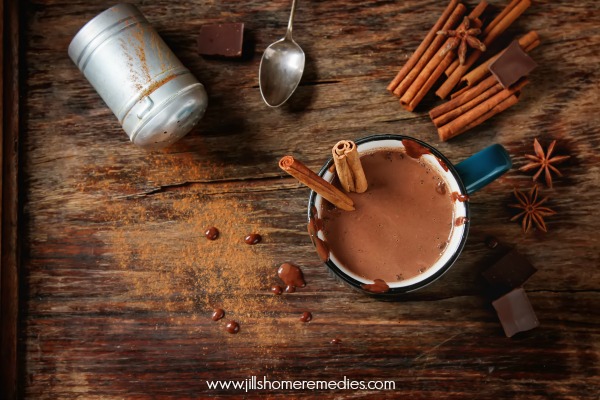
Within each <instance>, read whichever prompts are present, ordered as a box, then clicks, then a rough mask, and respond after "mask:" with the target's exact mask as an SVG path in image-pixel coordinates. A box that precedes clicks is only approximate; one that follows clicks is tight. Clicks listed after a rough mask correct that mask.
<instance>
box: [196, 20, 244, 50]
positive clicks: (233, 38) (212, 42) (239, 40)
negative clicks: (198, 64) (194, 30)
mask: <svg viewBox="0 0 600 400" xmlns="http://www.w3.org/2000/svg"><path fill="white" fill-rule="evenodd" d="M243 42H244V24H243V23H227V24H215V25H202V26H201V27H200V34H199V36H198V52H199V53H200V54H202V55H205V56H221V57H241V56H242V46H243Z"/></svg>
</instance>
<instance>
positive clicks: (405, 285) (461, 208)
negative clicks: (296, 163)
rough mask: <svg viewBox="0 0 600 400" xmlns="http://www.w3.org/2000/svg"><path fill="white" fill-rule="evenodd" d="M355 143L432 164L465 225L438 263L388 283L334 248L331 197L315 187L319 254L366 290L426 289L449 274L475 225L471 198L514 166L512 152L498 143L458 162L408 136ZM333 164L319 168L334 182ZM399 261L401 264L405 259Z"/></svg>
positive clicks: (311, 225) (311, 216) (313, 225)
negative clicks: (328, 217) (351, 264)
mask: <svg viewBox="0 0 600 400" xmlns="http://www.w3.org/2000/svg"><path fill="white" fill-rule="evenodd" d="M355 143H356V145H357V149H358V152H359V155H360V156H361V157H363V156H365V155H368V154H371V153H375V152H379V151H396V152H401V153H406V154H409V155H411V157H413V158H418V161H419V162H420V163H425V164H427V165H428V167H429V168H432V169H434V170H435V172H436V173H437V174H438V175H440V176H441V177H442V178H443V180H444V182H445V185H446V187H447V192H448V195H451V196H452V197H454V200H457V199H458V200H459V201H453V203H452V204H453V206H452V207H453V215H452V216H451V217H452V218H453V220H460V221H462V223H461V224H457V225H456V226H454V227H453V228H452V231H451V234H450V236H449V239H448V241H447V245H446V246H445V247H444V248H443V249H441V250H440V255H439V258H438V259H437V261H436V262H435V263H433V265H429V266H427V268H423V271H422V272H421V273H419V274H418V275H416V276H411V277H407V278H406V279H404V278H402V279H399V280H396V281H388V282H384V281H382V280H380V279H369V278H367V277H365V276H362V275H359V274H357V273H355V272H353V271H352V270H350V269H348V268H347V267H345V266H344V265H343V263H342V262H340V258H339V257H338V256H337V255H336V253H335V251H336V250H335V249H330V246H329V245H328V241H327V234H328V232H327V229H326V223H325V224H324V223H323V219H322V217H323V214H324V213H325V212H324V211H323V210H324V206H328V207H331V206H330V205H329V203H327V200H324V199H323V198H322V197H321V196H320V195H319V194H317V193H315V192H314V191H311V193H310V197H309V201H308V231H309V235H310V237H311V240H312V242H313V245H314V246H315V247H316V250H317V253H318V254H319V257H320V258H321V259H322V261H323V262H324V263H325V265H326V266H327V268H328V269H329V270H330V272H331V273H332V274H333V275H334V276H335V277H337V278H338V280H341V281H343V282H344V283H346V284H348V285H349V286H350V287H352V288H353V289H357V290H359V291H361V292H363V293H365V294H369V295H374V296H376V297H389V296H394V295H400V294H403V293H408V292H412V291H415V290H418V289H420V288H423V287H425V286H427V285H429V284H430V283H432V282H434V281H436V280H437V279H439V278H440V277H441V276H442V275H443V274H444V273H446V272H447V271H448V270H449V269H450V267H452V265H453V264H454V263H455V262H456V260H457V259H458V257H459V256H460V253H461V252H462V250H463V248H464V246H465V243H466V241H467V236H468V232H469V226H470V222H469V219H470V214H469V202H468V198H469V196H470V195H472V194H473V193H475V192H476V191H477V190H479V189H481V188H483V187H484V186H486V185H487V184H489V183H491V182H493V181H494V180H495V179H497V178H499V177H500V176H501V175H503V174H504V173H505V172H506V171H508V170H509V169H510V168H511V166H512V163H511V160H510V157H509V155H508V152H507V151H506V149H504V147H502V146H501V145H499V144H494V145H492V146H489V147H487V148H485V149H483V150H481V151H480V152H478V153H476V154H474V155H472V156H471V157H469V158H467V159H466V160H464V161H461V162H460V163H458V164H456V165H454V164H452V163H451V162H450V161H449V160H448V159H447V158H446V157H445V156H444V155H443V154H442V153H441V152H439V151H438V150H437V149H435V148H434V147H432V146H431V145H429V144H427V143H425V142H423V141H421V140H418V139H415V138H412V137H408V136H403V135H373V136H368V137H364V138H361V139H359V140H356V142H355ZM332 166H333V160H332V159H331V158H330V159H329V160H328V161H327V162H326V163H325V165H324V166H323V167H322V168H321V170H320V171H319V175H320V176H321V177H323V178H324V179H325V180H327V181H329V182H332V181H334V178H335V171H334V168H332ZM367 193H368V190H367ZM362 195H366V194H361V196H362ZM399 206H401V205H399ZM324 227H325V228H324ZM398 229H402V227H398ZM396 261H397V262H399V263H401V262H402V260H396ZM396 261H395V262H396Z"/></svg>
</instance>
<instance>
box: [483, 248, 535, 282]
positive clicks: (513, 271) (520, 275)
mask: <svg viewBox="0 0 600 400" xmlns="http://www.w3.org/2000/svg"><path fill="white" fill-rule="evenodd" d="M536 271H537V269H535V267H534V266H533V265H531V263H530V262H529V261H527V259H526V258H525V257H524V256H523V255H522V254H520V253H519V252H518V251H517V250H516V249H513V250H511V251H510V252H509V253H508V254H506V255H505V256H504V257H502V258H501V259H500V260H498V262H496V263H495V264H494V265H492V266H491V267H490V268H489V269H487V270H486V271H484V272H483V273H482V275H483V277H484V278H485V280H486V281H488V283H489V284H490V285H492V287H493V288H494V289H497V290H498V291H499V292H500V293H506V292H508V291H510V290H512V289H515V288H518V287H521V286H522V285H523V284H524V283H525V282H526V281H527V279H529V277H530V276H531V275H533V274H534V273H535V272H536Z"/></svg>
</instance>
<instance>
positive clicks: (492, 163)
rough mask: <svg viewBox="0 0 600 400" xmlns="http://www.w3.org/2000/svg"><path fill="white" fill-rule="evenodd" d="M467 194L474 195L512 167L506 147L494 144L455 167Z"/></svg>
mask: <svg viewBox="0 0 600 400" xmlns="http://www.w3.org/2000/svg"><path fill="white" fill-rule="evenodd" d="M454 167H455V168H456V172H458V175H459V176H460V177H461V179H462V181H463V183H464V185H465V188H466V189H467V194H471V193H474V192H476V191H478V190H479V189H481V188H483V187H484V186H486V185H487V184H489V183H492V182H493V181H494V180H496V179H497V178H499V177H500V176H502V174H504V173H505V172H506V171H508V170H509V169H510V168H511V167H512V162H511V161H510V156H509V155H508V152H507V151H506V149H505V148H504V147H502V146H501V145H499V144H493V145H491V146H490V147H486V148H485V149H483V150H481V151H480V152H478V153H475V154H473V155H472V156H471V157H469V158H467V159H466V160H464V161H461V162H460V163H458V164H456V165H455V166H454Z"/></svg>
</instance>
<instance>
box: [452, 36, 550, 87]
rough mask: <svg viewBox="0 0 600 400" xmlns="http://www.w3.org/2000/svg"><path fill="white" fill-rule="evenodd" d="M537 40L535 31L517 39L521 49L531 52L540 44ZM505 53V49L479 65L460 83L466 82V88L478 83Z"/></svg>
mask: <svg viewBox="0 0 600 400" xmlns="http://www.w3.org/2000/svg"><path fill="white" fill-rule="evenodd" d="M539 38H540V37H539V36H538V34H537V32H536V31H530V32H528V33H527V34H526V35H523V36H522V37H520V38H519V45H520V46H521V48H523V50H525V51H531V50H532V49H534V48H535V47H537V46H538V45H539V44H540V40H539ZM505 51H506V49H504V50H502V51H501V52H499V53H498V54H496V55H495V56H493V57H491V58H489V59H488V60H487V61H485V62H484V63H482V64H480V65H479V66H478V67H477V68H474V69H473V70H472V71H471V72H469V73H468V74H466V75H465V76H463V77H462V78H461V82H466V83H467V86H473V85H475V84H476V83H478V82H479V81H481V80H482V79H483V78H485V77H486V76H488V75H489V74H490V71H489V70H488V67H489V66H490V64H491V63H493V62H494V61H496V59H497V58H498V57H500V56H501V55H502V54H503V53H504V52H505Z"/></svg>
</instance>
